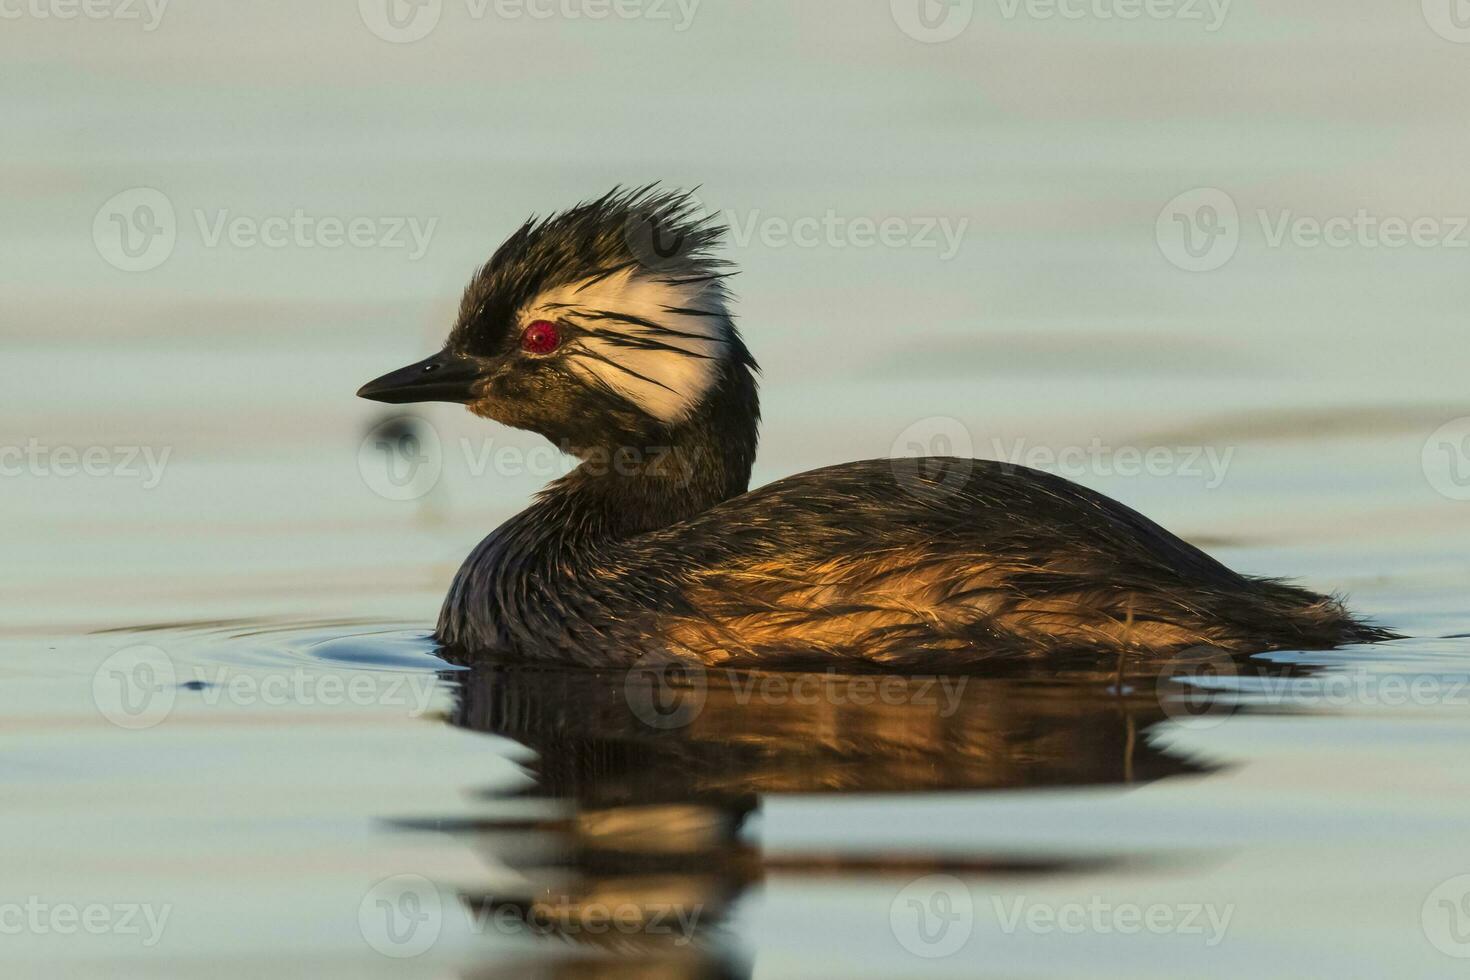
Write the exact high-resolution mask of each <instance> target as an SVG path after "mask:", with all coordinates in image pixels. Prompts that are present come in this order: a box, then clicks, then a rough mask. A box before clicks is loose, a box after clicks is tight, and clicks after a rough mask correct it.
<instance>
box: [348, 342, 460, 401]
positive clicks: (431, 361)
mask: <svg viewBox="0 0 1470 980" xmlns="http://www.w3.org/2000/svg"><path fill="white" fill-rule="evenodd" d="M480 377H481V372H480V364H479V362H478V361H476V360H475V359H474V358H472V357H465V356H464V355H462V354H455V353H453V352H451V351H447V350H445V351H440V352H439V353H437V354H435V355H434V356H433V357H426V358H424V359H423V360H422V361H419V362H418V363H417V364H410V365H409V366H408V367H405V368H399V369H398V370H397V371H390V372H388V373H387V374H385V375H383V376H382V377H381V378H374V379H373V380H372V381H369V382H368V383H367V384H365V385H363V386H362V387H361V388H359V389H357V397H359V398H366V399H368V400H369V401H375V402H387V403H388V404H390V405H407V404H409V403H412V402H458V403H460V404H464V403H465V402H472V401H474V400H475V397H476V396H475V383H476V382H477V381H479V380H480Z"/></svg>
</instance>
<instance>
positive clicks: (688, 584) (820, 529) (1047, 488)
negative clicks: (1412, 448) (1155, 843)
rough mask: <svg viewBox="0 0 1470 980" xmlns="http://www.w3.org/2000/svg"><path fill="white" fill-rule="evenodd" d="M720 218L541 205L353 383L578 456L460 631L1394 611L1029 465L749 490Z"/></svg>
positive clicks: (1176, 632)
mask: <svg viewBox="0 0 1470 980" xmlns="http://www.w3.org/2000/svg"><path fill="white" fill-rule="evenodd" d="M723 235H724V229H723V228H722V227H720V226H719V225H717V224H716V223H714V222H712V221H710V220H707V219H701V218H699V217H698V216H697V214H696V208H695V205H694V203H693V201H692V200H691V199H690V198H689V197H688V196H687V195H684V194H680V193H675V192H669V191H661V190H658V189H656V188H640V189H637V190H615V191H613V192H612V193H610V194H608V195H606V196H605V197H602V198H600V199H598V200H596V201H592V202H590V203H584V204H580V205H578V206H576V207H574V208H571V209H570V210H567V211H564V212H562V213H560V214H556V215H553V216H551V217H548V218H545V219H543V220H540V221H536V220H534V219H533V220H532V221H530V222H527V223H526V224H525V225H524V226H523V227H522V228H521V229H520V230H518V231H517V232H516V233H515V234H514V235H512V236H511V237H510V239H509V240H507V241H506V242H505V244H503V245H502V246H501V247H500V248H499V249H498V250H497V251H496V252H495V254H494V255H493V256H492V257H491V258H490V261H489V262H488V263H486V265H485V266H484V267H483V268H482V269H481V270H480V271H479V272H478V273H477V274H476V275H475V276H474V278H473V279H472V280H471V282H470V284H469V287H468V288H467V289H466V290H465V294H464V299H463V301H462V303H461V304H460V310H459V317H458V321H457V322H456V324H455V326H454V329H453V330H452V331H451V332H450V334H449V339H448V341H447V343H446V345H445V347H444V350H442V351H441V352H440V353H438V354H435V355H434V356H433V357H430V358H428V359H427V360H424V361H421V362H419V363H418V364H413V365H410V366H409V367H406V368H403V369H401V370H399V371H394V372H392V373H390V374H387V375H384V376H383V377H381V378H378V379H377V380H375V381H372V382H369V383H368V384H367V385H365V386H363V388H362V389H361V390H360V391H359V392H358V394H359V395H360V396H362V397H363V398H369V399H373V400H375V401H381V402H389V403H395V404H398V403H407V402H424V401H448V402H458V403H463V404H465V405H467V406H468V407H469V410H470V411H471V412H473V413H475V414H476V415H480V416H483V417H485V418H490V419H494V420H496V421H498V422H502V423H504V424H506V425H511V426H515V427H517V428H522V429H528V430H531V431H533V432H537V433H540V434H541V435H543V436H545V437H547V438H548V439H550V440H552V441H553V442H554V443H556V444H558V445H559V446H561V447H563V448H564V449H566V450H567V451H568V452H571V453H574V454H575V455H576V456H578V457H580V458H581V459H582V461H583V462H582V464H581V465H580V466H579V467H578V468H577V469H575V470H573V471H572V472H571V473H570V474H569V475H567V476H566V477H564V478H562V479H560V480H557V481H556V482H554V483H552V484H551V485H550V486H549V487H547V488H546V489H545V490H544V491H543V492H542V493H541V494H540V495H539V497H538V498H537V500H536V501H535V503H533V504H532V505H531V506H530V507H529V508H527V509H526V510H525V511H523V512H522V513H520V514H519V515H517V516H516V517H514V518H512V519H510V520H509V521H507V522H506V523H505V524H503V525H502V526H501V527H499V528H498V529H496V530H495V531H494V532H493V533H492V534H490V536H489V537H487V538H486V539H485V540H484V541H483V542H481V543H480V545H479V547H477V548H476V549H475V550H474V551H473V552H472V553H471V554H470V556H469V558H468V559H467V560H466V561H465V563H464V565H463V567H461V569H460V571H459V574H458V575H457V576H456V578H455V580H454V584H453V586H452V587H451V588H450V591H449V595H448V597H447V598H446V600H445V603H444V608H443V611H442V612H441V614H440V618H439V624H438V630H437V637H438V639H439V640H440V641H441V642H442V643H444V644H445V645H447V646H449V647H452V648H455V649H457V650H460V651H466V652H470V653H482V654H488V655H493V656H496V657H501V658H506V659H514V660H525V661H554V662H563V663H575V664H581V665H585V666H591V667H605V666H628V665H632V664H638V663H645V662H649V661H666V660H674V661H680V660H682V661H695V662H700V663H704V664H727V665H731V666H807V667H809V666H814V665H821V664H829V665H831V664H835V665H843V666H851V667H859V666H879V667H891V668H902V669H909V670H927V671H936V672H942V671H944V670H948V669H963V668H964V667H966V666H969V665H974V664H977V663H980V662H991V661H995V660H997V659H1008V660H1017V659H1020V660H1026V661H1035V660H1038V659H1045V658H1049V657H1055V658H1059V659H1060V658H1064V657H1065V658H1078V657H1080V658H1083V659H1087V658H1094V659H1101V658H1102V657H1105V656H1116V655H1118V654H1121V653H1124V652H1127V651H1135V652H1139V653H1143V654H1149V655H1161V656H1162V655H1168V654H1170V653H1171V652H1174V651H1178V650H1181V649H1184V648H1187V647H1193V646H1197V645H1209V646H1214V647H1218V648H1221V649H1223V650H1226V651H1230V652H1234V653H1247V652H1254V651H1260V650H1265V649H1271V648H1279V647H1294V648H1324V647H1331V646H1336V645H1338V644H1341V643H1346V642H1355V641H1371V640H1378V639H1383V638H1385V637H1387V636H1389V635H1391V634H1389V633H1387V632H1386V631H1384V630H1380V629H1378V628H1376V627H1373V626H1370V625H1367V624H1365V623H1362V622H1360V621H1358V620H1356V619H1354V618H1353V617H1352V616H1351V615H1349V614H1348V612H1347V611H1346V610H1345V609H1344V608H1343V606H1342V604H1341V603H1340V602H1339V601H1338V600H1337V599H1335V598H1331V597H1328V596H1322V595H1318V594H1315V593H1312V592H1308V591H1306V590H1304V589H1299V588H1296V587H1293V586H1290V585H1285V584H1282V583H1281V582H1278V581H1275V580H1271V579H1261V578H1253V577H1249V576H1244V575H1239V574H1237V573H1235V572H1233V571H1231V570H1230V569H1228V568H1226V567H1225V566H1223V565H1221V564H1220V563H1219V562H1216V561H1215V560H1214V559H1212V558H1210V557H1209V556H1208V555H1206V554H1205V553H1204V552H1202V551H1200V550H1199V549H1197V548H1195V547H1194V546H1192V545H1190V544H1187V543H1186V542H1184V541H1182V540H1180V539H1179V538H1177V537H1175V536H1174V535H1172V534H1170V533H1169V532H1168V531H1166V530H1164V529H1163V528H1161V527H1159V526H1158V525H1157V524H1154V523H1153V522H1152V521H1150V520H1148V519H1147V518H1145V517H1143V516H1142V515H1140V514H1138V513H1136V512H1134V511H1133V510H1130V509H1129V508H1127V507H1125V506H1123V505H1122V504H1119V503H1117V502H1116V501H1113V500H1110V499H1108V498H1107V497H1104V496H1102V495H1100V494H1097V493H1094V492H1093V491H1091V490H1088V489H1086V488H1084V487H1080V486H1077V485H1075V484H1073V483H1070V482H1068V481H1066V480H1064V479H1061V478H1059V477H1056V476H1053V475H1051V474H1048V473H1044V472H1039V471H1036V470H1031V469H1027V468H1025V467H1020V466H1015V465H1006V464H1000V463H994V462H988V461H981V460H952V459H951V460H946V459H942V458H934V459H928V460H920V461H917V463H913V464H912V465H910V466H906V467H902V468H900V469H896V468H895V465H894V463H893V461H892V460H886V459H880V460H869V461H866V462H858V463H847V464H844V465H841V466H832V467H828V468H825V469H820V470H813V471H811V472H808V473H802V474H800V475H797V476H792V477H788V478H786V479H784V480H780V481H778V482H776V483H772V484H770V485H768V486H765V487H762V488H760V489H759V490H755V491H752V492H747V487H748V485H749V479H750V470H751V464H752V462H753V460H754V458H755V451H756V438H757V427H758V424H759V420H760V410H759V404H758V401H757V397H756V380H755V372H756V370H757V368H756V364H755V361H754V360H753V359H752V358H751V356H750V353H749V352H748V351H747V350H746V348H745V344H744V343H743V341H742V340H741V337H740V334H739V333H738V332H737V331H736V329H735V326H734V323H733V322H732V318H731V314H730V312H729V294H728V292H727V290H726V289H725V286H724V280H725V279H726V277H727V276H729V275H730V274H731V268H730V265H729V263H727V262H725V261H723V260H721V259H719V258H717V257H716V256H715V255H714V254H713V253H714V249H715V248H716V246H717V245H718V244H719V243H720V241H721V239H722V237H723ZM900 473H901V474H902V476H900ZM957 473H958V474H962V476H961V478H960V479H958V480H956V477H955V474H957ZM899 479H903V480H904V481H905V483H906V486H905V488H904V489H905V490H906V491H907V492H903V491H900V489H899V487H898V481H899Z"/></svg>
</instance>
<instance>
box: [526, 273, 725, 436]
mask: <svg viewBox="0 0 1470 980" xmlns="http://www.w3.org/2000/svg"><path fill="white" fill-rule="evenodd" d="M711 281H712V280H710V281H703V282H690V283H680V282H677V281H669V280H667V279H660V278H656V277H648V276H637V275H634V274H633V271H632V270H623V271H621V272H618V273H615V274H613V275H610V276H604V277H594V278H591V279H586V280H583V281H582V282H578V283H571V284H568V285H566V286H559V287H557V288H556V289H552V290H550V291H548V292H546V293H543V294H542V295H540V296H538V297H537V298H536V300H535V301H534V302H533V303H531V304H530V305H529V306H528V307H527V308H526V310H525V311H523V312H522V314H521V323H523V324H524V323H529V322H532V321H534V320H542V319H545V320H563V321H566V322H568V323H571V324H572V325H574V326H575V327H577V328H579V336H578V337H577V338H576V340H575V341H574V342H573V343H572V344H570V345H569V346H568V348H567V353H566V358H567V366H568V367H569V368H570V369H571V370H572V371H575V372H576V373H577V374H579V375H580V376H581V377H583V378H585V379H587V380H588V381H589V382H591V383H593V384H598V385H602V386H605V387H607V388H610V389H611V390H613V391H615V392H617V393H618V394H619V395H621V396H622V397H624V398H626V399H627V400H629V401H631V402H632V403H633V404H635V405H637V406H638V407H639V408H641V409H642V410H643V411H645V412H647V413H648V414H649V415H652V416H653V417H655V418H657V419H659V420H660V421H663V422H679V421H682V420H683V419H685V418H687V417H688V416H689V413H690V412H692V411H693V410H694V408H695V406H696V405H698V404H699V402H700V400H701V399H702V398H703V397H704V396H705V394H707V393H708V391H709V389H710V387H711V386H712V385H713V384H714V383H715V379H716V378H718V377H719V369H720V365H721V363H722V362H723V361H724V360H725V359H726V358H727V357H728V356H729V344H730V339H731V327H730V319H729V314H728V312H727V311H726V309H725V304H724V300H723V297H722V295H721V292H720V290H719V289H717V288H711V286H710V282H711ZM681 311H700V312H681Z"/></svg>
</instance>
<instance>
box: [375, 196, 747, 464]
mask: <svg viewBox="0 0 1470 980" xmlns="http://www.w3.org/2000/svg"><path fill="white" fill-rule="evenodd" d="M698 210H699V209H698V206H697V202H695V201H694V200H693V199H692V198H691V197H690V195H689V194H687V193H681V192H674V191H663V190H659V189H657V188H655V187H644V188H638V189H633V190H621V189H619V190H614V191H613V192H612V193H610V194H608V195H606V196H604V197H602V198H599V199H597V200H595V201H591V202H587V203H583V204H579V205H577V206H576V207H574V208H571V209H570V210H567V211H563V212H561V213H559V214H554V215H552V216H550V217H547V218H544V219H541V220H536V219H532V220H530V221H528V222H526V224H525V225H523V226H522V227H521V228H520V230H518V231H517V232H516V233H515V234H513V235H512V236H511V237H510V238H509V239H508V240H507V241H506V242H505V243H504V244H503V245H501V246H500V248H499V249H497V250H496V252H495V254H494V255H493V256H491V258H490V261H489V262H487V263H486V264H485V265H484V267H483V268H481V269H480V270H479V272H477V273H476V274H475V276H474V277H473V278H472V279H471V280H470V284H469V286H468V287H467V288H466V289H465V293H464V298H463V300H462V301H461V303H460V309H459V316H458V319H457V320H456V322H455V324H454V328H453V330H451V331H450V334H449V338H448V340H447V342H446V344H445V347H444V350H442V351H441V352H440V353H438V354H435V355H434V356H433V357H430V358H428V359H426V360H423V361H420V362H419V363H417V364H412V365H409V366H408V367H406V368H402V369H400V370H398V371H394V372H392V373H390V374H386V375H384V376H383V377H381V378H378V379H376V380H374V381H371V382H369V383H368V384H366V385H364V386H363V387H362V389H361V390H360V391H359V392H358V394H359V395H360V396H361V397H363V398H369V399H372V400H374V401H382V402H390V403H395V404H400V403H406V402H422V401H447V402H459V403H462V404H464V405H466V406H468V408H469V410H470V411H472V412H474V413H475V414H476V415H480V416H483V417H485V418H490V419H494V420H496V421H498V422H502V423H504V424H506V425H511V426H515V427H516V428H521V429H528V430H531V431H533V432H538V433H540V434H541V435H544V436H546V437H547V438H548V439H550V440H552V441H553V442H555V443H557V444H558V445H561V446H563V447H566V448H568V449H569V450H570V451H572V452H574V453H577V454H578V455H585V453H586V452H587V451H588V450H590V449H593V448H603V449H611V450H614V451H616V450H617V449H618V448H620V447H637V448H640V449H644V448H647V447H651V446H656V445H662V446H668V445H674V444H677V443H678V442H679V438H678V437H679V434H680V433H681V431H682V430H686V429H698V430H706V436H707V437H717V436H722V435H723V436H731V435H737V434H741V433H743V430H745V429H749V430H750V433H749V442H750V447H749V448H750V453H751V454H753V451H754V425H755V423H756V416H757V413H758V409H757V405H756V401H755V382H754V378H753V377H752V372H753V371H754V370H755V369H756V366H755V362H754V361H753V360H752V359H751V356H750V354H749V352H748V351H747V350H746V348H745V345H744V343H743V342H742V341H741V339H740V335H739V333H738V332H737V331H736V329H735V325H734V323H733V321H732V319H731V315H730V312H729V304H730V297H729V294H728V292H727V290H726V288H725V285H724V280H725V278H726V277H727V276H729V275H730V274H731V270H730V266H729V263H727V262H725V261H724V260H722V259H719V258H717V257H716V256H715V255H714V249H715V248H716V246H717V245H718V244H719V243H720V241H721V239H722V238H723V236H724V227H723V226H722V225H719V224H717V223H715V222H713V221H711V220H709V219H707V218H704V217H702V216H701V215H700V214H699V213H698ZM732 429H733V431H723V432H722V431H720V430H732Z"/></svg>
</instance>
